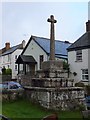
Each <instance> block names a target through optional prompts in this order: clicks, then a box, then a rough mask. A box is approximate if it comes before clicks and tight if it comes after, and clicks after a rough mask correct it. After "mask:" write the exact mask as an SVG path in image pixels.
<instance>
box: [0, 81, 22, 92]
mask: <svg viewBox="0 0 90 120" xmlns="http://www.w3.org/2000/svg"><path fill="white" fill-rule="evenodd" d="M0 89H2V90H3V89H22V86H21V85H20V84H19V83H18V82H14V81H8V82H4V83H0Z"/></svg>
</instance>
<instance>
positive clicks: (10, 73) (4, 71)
mask: <svg viewBox="0 0 90 120" xmlns="http://www.w3.org/2000/svg"><path fill="white" fill-rule="evenodd" d="M2 75H12V69H11V68H7V69H6V68H5V67H3V68H2Z"/></svg>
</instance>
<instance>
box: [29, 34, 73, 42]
mask: <svg viewBox="0 0 90 120" xmlns="http://www.w3.org/2000/svg"><path fill="white" fill-rule="evenodd" d="M31 37H32V38H34V37H36V38H40V39H46V40H50V38H45V37H38V36H34V35H31ZM55 41H56V42H63V43H67V44H71V43H70V42H69V41H68V40H65V41H62V40H57V39H55ZM66 41H67V42H66Z"/></svg>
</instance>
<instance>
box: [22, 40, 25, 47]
mask: <svg viewBox="0 0 90 120" xmlns="http://www.w3.org/2000/svg"><path fill="white" fill-rule="evenodd" d="M22 47H23V48H25V40H23V41H22Z"/></svg>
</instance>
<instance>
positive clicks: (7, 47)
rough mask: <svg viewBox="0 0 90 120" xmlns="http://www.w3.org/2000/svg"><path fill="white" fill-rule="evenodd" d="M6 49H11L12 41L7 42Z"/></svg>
mask: <svg viewBox="0 0 90 120" xmlns="http://www.w3.org/2000/svg"><path fill="white" fill-rule="evenodd" d="M5 49H6V50H8V49H10V43H9V42H7V43H5Z"/></svg>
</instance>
